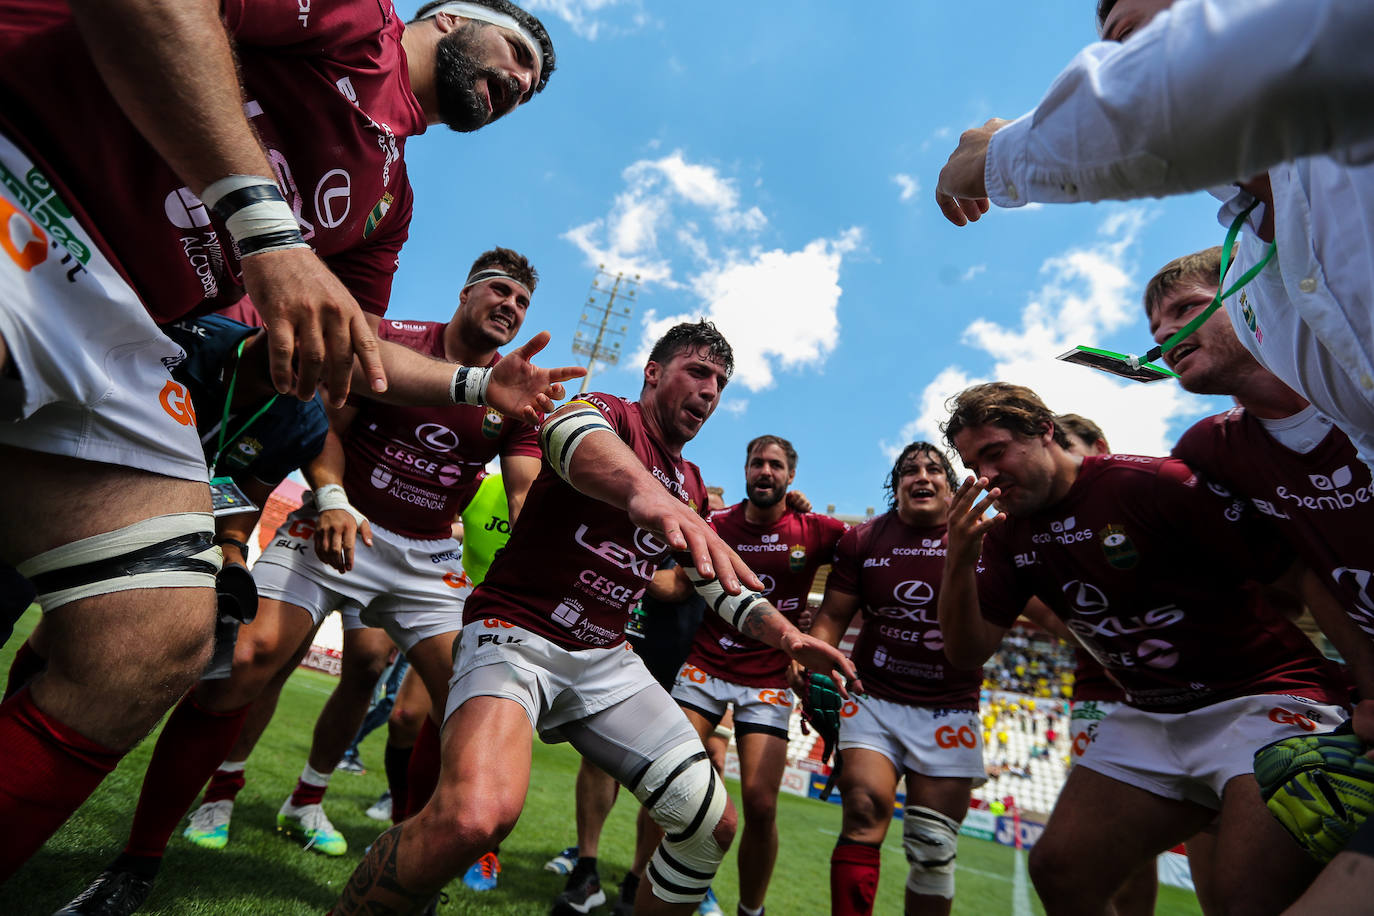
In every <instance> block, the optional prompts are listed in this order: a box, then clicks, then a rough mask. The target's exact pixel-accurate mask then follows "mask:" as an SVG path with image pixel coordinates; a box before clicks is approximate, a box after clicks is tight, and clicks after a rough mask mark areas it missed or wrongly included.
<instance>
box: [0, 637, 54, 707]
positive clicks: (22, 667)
mask: <svg viewBox="0 0 1374 916" xmlns="http://www.w3.org/2000/svg"><path fill="white" fill-rule="evenodd" d="M46 667H48V660H47V659H46V658H44V657H43V656H41V655H39V654H38V653H37V652H36V651H35V650H34V648H33V645H32V644H31V643H30V642H29V641H28V640H27V639H26V640H24V644H23V645H21V646H20V647H19V651H18V652H15V653H14V661H12V662H10V679H9V681H8V682H7V683H6V684H5V699H7V700H8V699H9V698H10V697H12V696H14V695H15V694H16V693H18V692H19V690H20V688H22V687H23V686H24V685H25V684H27V683H28V682H29V681H31V680H33V679H34V678H35V677H37V676H38V674H39V672H41V671H42V670H43V669H44V668H46Z"/></svg>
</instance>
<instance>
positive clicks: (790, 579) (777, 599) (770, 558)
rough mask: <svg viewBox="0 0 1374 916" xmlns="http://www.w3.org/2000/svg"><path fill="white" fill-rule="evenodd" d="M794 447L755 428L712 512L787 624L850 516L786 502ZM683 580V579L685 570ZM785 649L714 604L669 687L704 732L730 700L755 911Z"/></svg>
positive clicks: (750, 910) (775, 778)
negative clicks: (739, 496)
mask: <svg viewBox="0 0 1374 916" xmlns="http://www.w3.org/2000/svg"><path fill="white" fill-rule="evenodd" d="M796 475H797V451H796V449H794V448H793V447H792V443H790V442H788V441H787V440H786V439H783V438H782V437H780V436H759V437H758V438H756V439H753V440H752V441H750V443H749V444H748V446H746V448H745V463H744V488H745V494H746V497H745V499H744V500H742V501H741V502H739V503H737V504H736V505H734V506H732V507H731V508H729V509H727V510H725V511H722V512H717V513H715V514H713V515H712V516H711V527H712V528H714V529H715V530H716V533H717V534H719V535H720V536H721V539H722V540H724V541H725V542H726V543H727V544H729V545H730V546H731V547H732V548H733V549H734V550H735V552H736V553H738V554H739V555H740V556H741V557H745V558H747V562H748V563H749V567H750V568H751V569H752V570H754V572H755V573H757V574H758V576H759V578H760V579H762V580H763V584H764V589H763V595H764V596H765V597H766V598H768V601H769V603H771V604H772V605H773V607H775V608H777V609H778V610H779V611H780V612H781V613H782V614H783V615H785V616H786V617H787V619H788V620H789V621H791V622H792V623H793V624H797V623H799V617H800V615H801V612H802V611H803V610H804V609H805V608H806V596H807V595H808V594H809V593H810V591H811V584H812V583H813V582H815V580H816V571H817V570H818V569H819V568H820V567H821V566H824V565H829V563H830V561H831V559H832V558H833V557H834V554H835V545H836V544H837V543H838V542H839V540H840V535H842V534H844V532H845V530H846V528H847V527H848V526H846V525H845V523H844V522H842V521H840V520H838V519H835V518H831V517H830V516H828V515H820V514H818V513H814V512H796V511H793V510H791V509H789V508H788V506H787V503H786V497H787V492H788V487H790V486H791V484H792V481H793V480H794V479H795V478H796ZM683 579H684V584H686V580H685V577H683ZM787 669H788V658H787V655H786V654H785V653H783V652H781V651H780V650H778V649H775V648H773V647H771V646H767V645H764V644H763V643H760V642H759V641H758V640H755V639H752V638H750V637H748V636H744V635H742V634H740V633H739V632H738V631H737V630H735V629H734V628H733V627H731V626H729V625H728V624H727V623H726V622H725V621H724V620H722V619H721V618H720V617H719V616H717V615H715V614H707V615H705V616H704V617H703V618H702V621H701V628H700V629H698V630H697V633H696V638H695V639H694V640H693V642H692V649H691V651H690V652H689V653H688V655H687V660H686V662H685V663H684V664H683V665H682V670H681V671H679V672H678V674H677V678H676V680H675V682H674V684H673V689H672V697H673V699H674V700H676V701H677V704H678V705H679V706H681V707H682V709H683V711H684V712H685V713H686V714H687V721H689V722H691V723H692V726H693V727H694V728H695V729H696V730H697V734H698V735H700V736H701V740H702V742H703V743H704V742H706V741H707V740H708V739H709V738H710V736H711V734H712V733H713V732H714V731H715V729H716V727H717V726H718V725H719V724H720V723H721V720H722V718H723V717H724V715H725V713H726V711H727V710H730V709H733V710H734V723H735V724H734V729H735V746H736V748H737V749H738V751H739V766H740V796H741V798H742V800H743V808H744V828H743V830H742V831H741V833H740V842H739V909H738V912H739V913H740V914H741V916H759V914H760V913H762V912H763V908H764V897H765V896H766V895H767V893H768V882H769V879H770V878H771V877H772V874H773V865H774V863H775V862H776V861H777V857H778V827H777V808H778V791H779V789H780V788H781V787H782V774H783V769H784V767H785V766H786V763H787V728H788V724H789V721H790V719H791V715H792V705H793V698H792V693H791V691H790V690H789V689H788V681H787Z"/></svg>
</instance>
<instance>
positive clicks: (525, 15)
mask: <svg viewBox="0 0 1374 916" xmlns="http://www.w3.org/2000/svg"><path fill="white" fill-rule="evenodd" d="M445 2H446V0H430V2H429V3H426V4H425V5H424V6H422V7H420V8H419V9H418V10H416V11H415V16H414V18H412V19H411V20H410V21H411V22H419V21H420V20H422V19H428V18H430V17H431V16H434V15H435V14H436V13H437V12H438V11H439V9H438V8H439V7H441V6H443V5H444V3H445ZM467 2H469V3H475V4H477V5H478V6H485V7H486V8H487V9H489V10H492V11H494V12H497V13H505V14H506V15H507V16H509V17H511V18H512V19H514V20H515V21H516V22H518V23H520V25H522V26H524V28H525V31H527V32H529V33H530V35H531V36H532V37H533V38H534V40H535V41H537V42H539V51H540V58H541V61H540V64H539V83H538V85H536V86H535V87H534V91H535V92H543V91H544V87H545V86H547V85H548V84H549V75H550V74H551V73H553V71H554V69H555V67H556V65H557V63H558V56H557V55H556V54H554V53H553V39H552V38H550V37H549V32H548V29H546V28H544V23H542V22H540V21H539V17H537V16H535V15H534V14H533V13H529V12H526V11H525V10H523V9H521V8H520V7H518V6H516V5H515V4H514V3H511V2H510V0H467ZM484 24H485V23H484Z"/></svg>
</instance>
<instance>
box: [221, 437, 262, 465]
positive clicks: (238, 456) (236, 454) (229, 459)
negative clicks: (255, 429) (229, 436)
mask: <svg viewBox="0 0 1374 916" xmlns="http://www.w3.org/2000/svg"><path fill="white" fill-rule="evenodd" d="M260 454H262V443H261V442H259V441H258V440H257V439H254V438H253V437H252V436H244V437H243V438H242V439H240V440H239V441H238V444H237V446H235V448H234V450H233V451H231V452H229V454H227V455H225V456H224V463H225V464H228V465H232V466H234V467H240V468H242V467H247V466H248V465H249V464H251V463H252V461H253V459H254V458H257V457H258V455H260Z"/></svg>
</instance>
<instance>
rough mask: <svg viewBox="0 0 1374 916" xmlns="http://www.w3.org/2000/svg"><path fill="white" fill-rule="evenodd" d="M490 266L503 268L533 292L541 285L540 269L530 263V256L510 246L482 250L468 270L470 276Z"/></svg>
mask: <svg viewBox="0 0 1374 916" xmlns="http://www.w3.org/2000/svg"><path fill="white" fill-rule="evenodd" d="M488 267H499V268H502V269H503V270H505V272H506V273H508V274H510V275H511V276H512V277H514V278H515V279H516V280H519V281H520V282H521V283H523V284H525V289H527V290H529V291H530V292H531V293H533V292H534V288H535V287H536V286H538V285H539V271H537V270H535V269H534V265H532V264H530V260H529V258H527V257H525V256H524V255H523V254H521V253H520V252H518V251H514V250H512V249H510V248H500V247H497V248H493V249H491V250H490V251H484V252H482V253H481V254H479V255H478V256H477V260H475V261H473V262H472V267H471V268H469V270H468V276H469V277H470V276H472V275H473V274H475V273H477V271H479V270H485V269H486V268H488Z"/></svg>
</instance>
